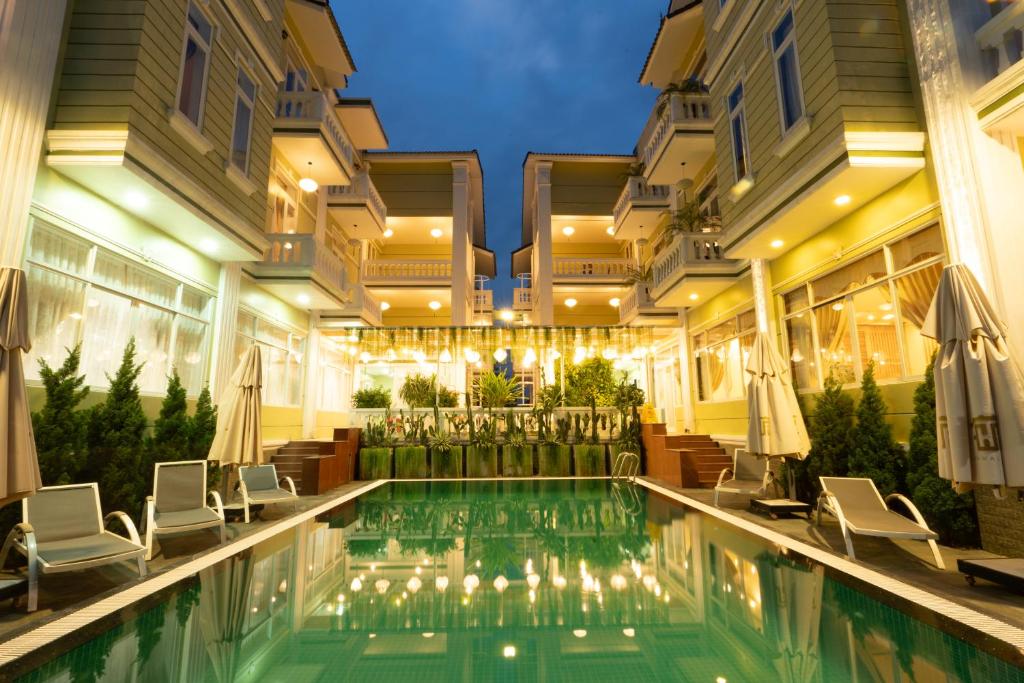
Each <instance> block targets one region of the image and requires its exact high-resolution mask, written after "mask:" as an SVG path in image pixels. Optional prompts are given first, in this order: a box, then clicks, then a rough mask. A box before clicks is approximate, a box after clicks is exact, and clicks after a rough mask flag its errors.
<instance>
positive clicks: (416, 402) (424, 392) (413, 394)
mask: <svg viewBox="0 0 1024 683" xmlns="http://www.w3.org/2000/svg"><path fill="white" fill-rule="evenodd" d="M398 398H400V399H402V401H404V402H405V404H406V405H407V406H409V407H410V408H430V407H432V406H433V405H434V404H435V403H437V398H438V397H437V375H431V376H430V377H427V376H426V375H420V374H415V375H409V376H408V377H406V378H405V382H404V383H403V384H402V388H401V389H399V390H398Z"/></svg>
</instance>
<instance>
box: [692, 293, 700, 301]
mask: <svg viewBox="0 0 1024 683" xmlns="http://www.w3.org/2000/svg"><path fill="white" fill-rule="evenodd" d="M699 298H700V295H698V294H697V292H694V293H693V294H691V295H690V301H696V300H697V299H699Z"/></svg>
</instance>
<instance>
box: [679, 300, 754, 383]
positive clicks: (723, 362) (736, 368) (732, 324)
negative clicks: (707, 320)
mask: <svg viewBox="0 0 1024 683" xmlns="http://www.w3.org/2000/svg"><path fill="white" fill-rule="evenodd" d="M756 331H757V320H756V318H755V316H754V312H753V311H752V310H751V311H747V312H745V313H742V314H740V315H739V316H737V317H735V318H729V319H728V320H726V321H725V322H722V323H718V324H717V325H715V326H714V327H711V328H709V329H707V330H705V331H704V332H699V333H697V334H695V335H693V348H694V365H695V366H696V371H697V398H698V400H700V401H738V400H742V399H743V398H744V396H746V386H747V375H746V367H747V358H749V357H750V349H751V348H752V347H753V345H754V334H755V333H756Z"/></svg>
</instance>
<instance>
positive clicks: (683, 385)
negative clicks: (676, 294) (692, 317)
mask: <svg viewBox="0 0 1024 683" xmlns="http://www.w3.org/2000/svg"><path fill="white" fill-rule="evenodd" d="M676 339H677V341H678V344H679V380H680V382H679V383H680V387H679V389H680V392H679V393H680V395H681V396H682V399H683V400H682V409H683V431H684V432H689V433H692V432H694V431H695V430H696V429H697V415H696V413H695V412H694V410H693V403H694V401H695V400H696V398H695V396H696V394H695V392H694V390H693V382H692V381H691V379H690V322H689V319H688V317H687V314H686V311H683V312H681V313H680V314H679V328H678V329H677V330H676Z"/></svg>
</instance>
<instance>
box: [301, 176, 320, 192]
mask: <svg viewBox="0 0 1024 683" xmlns="http://www.w3.org/2000/svg"><path fill="white" fill-rule="evenodd" d="M299 187H300V188H301V189H302V190H303V191H304V192H316V191H317V189H319V187H320V183H318V182H317V181H315V180H313V179H312V178H302V179H300V180H299Z"/></svg>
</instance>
